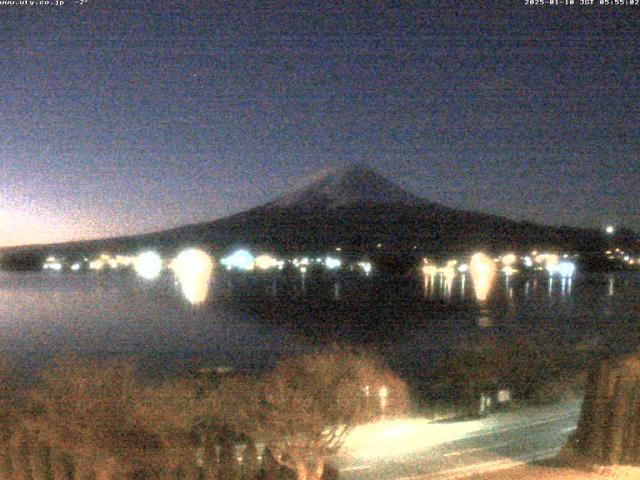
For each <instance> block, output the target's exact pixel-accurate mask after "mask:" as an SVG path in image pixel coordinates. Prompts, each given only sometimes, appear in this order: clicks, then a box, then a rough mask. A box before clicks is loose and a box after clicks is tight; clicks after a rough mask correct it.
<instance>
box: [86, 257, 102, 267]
mask: <svg viewBox="0 0 640 480" xmlns="http://www.w3.org/2000/svg"><path fill="white" fill-rule="evenodd" d="M103 267H104V260H102V259H101V258H98V259H96V260H93V261H91V262H89V268H90V269H91V270H102V268H103Z"/></svg>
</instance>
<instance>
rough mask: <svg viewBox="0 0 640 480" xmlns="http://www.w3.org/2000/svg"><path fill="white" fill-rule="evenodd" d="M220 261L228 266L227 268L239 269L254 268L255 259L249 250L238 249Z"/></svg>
mask: <svg viewBox="0 0 640 480" xmlns="http://www.w3.org/2000/svg"><path fill="white" fill-rule="evenodd" d="M220 263H221V264H222V265H224V266H225V267H227V270H231V269H232V268H237V269H238V270H253V267H254V266H255V261H254V258H253V255H251V253H249V251H247V250H243V249H241V250H236V251H235V252H233V253H232V254H231V255H229V256H227V257H225V258H223V259H222V260H220Z"/></svg>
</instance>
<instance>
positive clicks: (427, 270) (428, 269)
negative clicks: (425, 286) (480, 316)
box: [422, 265, 438, 277]
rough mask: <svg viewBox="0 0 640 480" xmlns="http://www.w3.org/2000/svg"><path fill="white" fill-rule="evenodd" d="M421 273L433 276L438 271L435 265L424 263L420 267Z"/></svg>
mask: <svg viewBox="0 0 640 480" xmlns="http://www.w3.org/2000/svg"><path fill="white" fill-rule="evenodd" d="M422 273H424V274H425V275H426V276H429V277H433V276H434V275H435V274H436V273H438V267H436V266H435V265H425V266H424V267H422Z"/></svg>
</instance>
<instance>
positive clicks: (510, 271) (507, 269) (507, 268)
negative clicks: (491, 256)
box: [502, 265, 517, 277]
mask: <svg viewBox="0 0 640 480" xmlns="http://www.w3.org/2000/svg"><path fill="white" fill-rule="evenodd" d="M516 272H517V270H516V269H515V268H513V267H511V266H509V265H507V266H505V267H502V273H504V274H505V275H506V276H507V277H509V276H511V275H513V274H514V273H516Z"/></svg>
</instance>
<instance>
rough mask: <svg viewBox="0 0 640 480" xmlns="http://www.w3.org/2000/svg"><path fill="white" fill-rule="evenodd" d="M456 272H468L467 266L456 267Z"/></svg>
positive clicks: (464, 264)
mask: <svg viewBox="0 0 640 480" xmlns="http://www.w3.org/2000/svg"><path fill="white" fill-rule="evenodd" d="M458 271H459V272H460V273H466V272H468V271H469V265H467V264H466V263H463V264H462V265H460V266H459V267H458Z"/></svg>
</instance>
